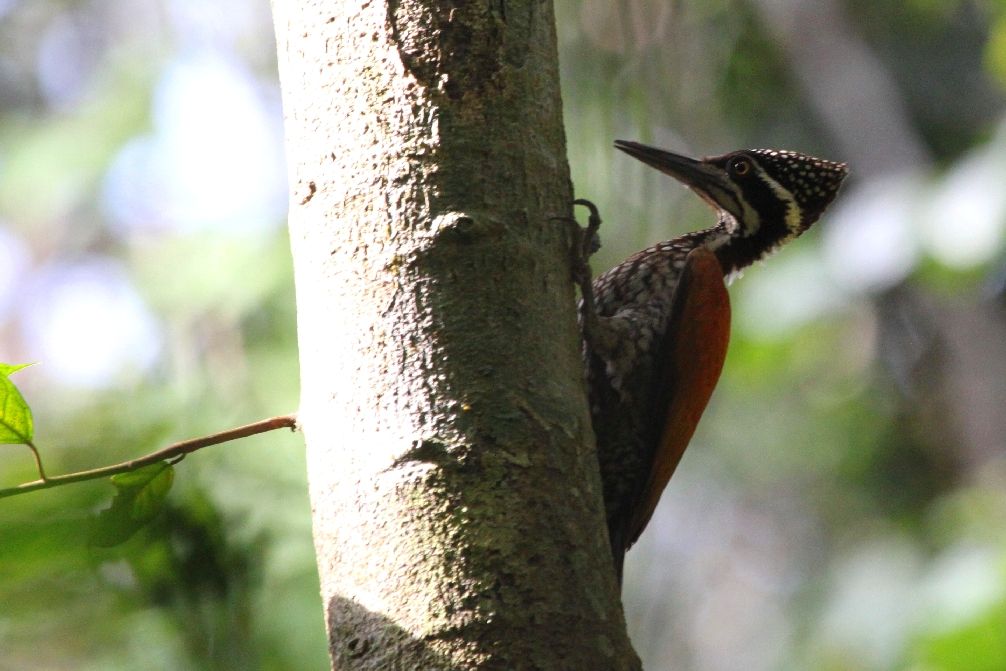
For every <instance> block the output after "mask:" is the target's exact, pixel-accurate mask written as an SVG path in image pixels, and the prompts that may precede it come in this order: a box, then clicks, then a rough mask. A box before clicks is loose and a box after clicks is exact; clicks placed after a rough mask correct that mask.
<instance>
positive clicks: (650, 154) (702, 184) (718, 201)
mask: <svg viewBox="0 0 1006 671" xmlns="http://www.w3.org/2000/svg"><path fill="white" fill-rule="evenodd" d="M615 148H616V149H620V150H622V151H624V152H625V153H626V154H628V155H629V156H631V157H633V158H636V159H639V160H640V161H642V162H643V163H645V164H646V165H648V166H650V167H651V168H656V169H657V170H659V171H660V172H662V173H664V174H667V175H670V176H671V177H673V178H674V179H676V180H678V181H679V182H681V183H682V184H684V185H685V186H687V187H688V188H690V189H692V190H693V191H695V192H696V193H697V194H699V195H700V196H701V197H702V198H703V199H704V200H705V201H707V202H708V203H709V204H710V205H712V206H713V207H714V208H716V209H723V210H729V209H730V208H729V207H728V204H730V203H731V202H732V200H734V197H733V190H732V189H731V188H730V186H729V178H728V177H727V174H726V172H724V171H723V170H722V169H720V168H717V167H716V166H714V165H710V164H708V163H704V162H703V161H697V160H695V159H694V158H689V157H687V156H682V155H681V154H672V153H671V152H669V151H664V150H663V149H657V148H656V147H651V146H649V145H645V144H640V143H638V142H629V141H627V140H615Z"/></svg>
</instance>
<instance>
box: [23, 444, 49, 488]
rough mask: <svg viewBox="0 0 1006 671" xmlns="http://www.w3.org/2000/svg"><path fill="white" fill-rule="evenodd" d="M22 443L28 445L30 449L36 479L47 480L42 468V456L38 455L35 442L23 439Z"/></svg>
mask: <svg viewBox="0 0 1006 671" xmlns="http://www.w3.org/2000/svg"><path fill="white" fill-rule="evenodd" d="M24 444H25V445H27V446H28V449H29V450H31V454H32V456H33V457H35V468H37V469H38V479H39V480H40V481H41V482H48V481H49V478H47V477H45V469H44V468H42V457H41V456H40V455H39V453H38V448H37V447H35V443H33V442H31V441H30V440H26V441H24Z"/></svg>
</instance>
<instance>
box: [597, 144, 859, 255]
mask: <svg viewBox="0 0 1006 671" xmlns="http://www.w3.org/2000/svg"><path fill="white" fill-rule="evenodd" d="M615 147H616V148H618V149H621V150H622V151H624V152H625V153H627V154H628V155H629V156H632V157H634V158H637V159H639V160H640V161H642V162H643V163H646V164H647V165H649V166H651V167H653V168H656V169H657V170H660V171H661V172H664V173H666V174H668V175H670V176H671V177H673V178H675V179H676V180H678V181H679V182H681V183H683V184H684V185H685V186H687V187H688V188H690V189H691V190H692V191H694V192H695V193H697V194H698V195H699V196H701V197H702V199H703V200H705V201H706V202H707V203H709V204H710V205H711V206H712V207H713V209H715V210H716V211H717V212H718V213H719V217H720V221H721V223H722V224H723V225H724V226H725V227H726V230H727V232H728V233H729V234H730V236H731V238H734V239H736V240H737V242H742V240H743V239H746V240H743V241H744V242H746V243H747V244H746V246H748V247H751V248H752V249H751V251H752V253H754V252H755V251H758V250H760V252H759V253H758V254H757V257H760V256H763V255H764V254H766V253H768V252H770V251H772V250H773V249H775V248H776V247H778V246H779V245H781V244H782V243H784V242H786V241H787V240H790V239H792V238H795V237H796V236H798V235H800V234H801V233H803V232H804V231H805V230H807V229H808V228H809V227H810V225H811V224H813V223H814V222H815V221H817V219H818V217H820V216H821V213H822V212H824V209H825V208H826V207H827V206H828V204H829V203H831V201H832V200H833V199H834V198H835V194H837V193H838V187H839V186H840V185H841V184H842V180H844V179H845V177H846V175H848V174H849V171H848V168H847V166H846V165H845V164H844V163H834V162H832V161H825V160H824V159H820V158H814V157H813V156H806V155H804V154H798V153H796V152H792V151H783V150H779V149H745V150H741V151H735V152H731V153H729V154H724V155H722V156H713V157H710V158H704V159H702V160H701V161H699V160H695V159H693V158H688V157H687V156H681V155H679V154H672V153H670V152H667V151H663V150H662V149H657V148H655V147H649V146H647V145H644V144H639V143H638V142H626V141H624V140H616V141H615ZM756 248H757V249H756ZM752 260H753V259H752Z"/></svg>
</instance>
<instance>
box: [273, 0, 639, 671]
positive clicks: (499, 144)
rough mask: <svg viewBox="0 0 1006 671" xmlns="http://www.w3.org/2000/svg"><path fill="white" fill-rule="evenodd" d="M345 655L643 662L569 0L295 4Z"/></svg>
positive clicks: (284, 23) (333, 551) (294, 114)
mask: <svg viewBox="0 0 1006 671" xmlns="http://www.w3.org/2000/svg"><path fill="white" fill-rule="evenodd" d="M273 12H274V18H275V22H276V32H277V38H278V46H279V63H280V79H281V84H282V90H283V104H284V109H285V117H286V135H287V152H288V161H289V171H290V181H291V193H292V197H291V210H290V237H291V244H292V249H293V256H294V266H295V275H296V285H297V311H298V331H299V340H300V357H301V383H302V396H301V408H300V413H299V417H300V422H301V425H302V428H303V430H304V434H305V438H306V441H307V450H308V468H309V474H308V476H309V481H310V490H311V500H312V508H313V523H314V535H315V546H316V550H317V556H318V568H319V573H320V577H321V590H322V596H323V599H324V604H325V608H326V624H327V627H328V634H329V646H330V652H331V658H332V662H333V668H338V669H408V670H412V669H578V670H580V669H605V670H608V669H634V668H638V667H639V662H638V659H637V658H636V656H635V653H634V652H633V651H632V649H631V646H630V645H629V642H628V639H627V636H626V633H625V625H624V621H623V620H624V618H623V615H622V611H621V605H620V602H619V596H618V591H617V588H616V586H615V583H614V579H613V574H612V568H611V557H610V553H609V551H608V549H607V542H606V538H605V535H604V534H605V532H604V516H603V511H602V504H601V497H600V485H599V476H598V469H597V464H596V458H595V456H594V454H593V445H592V441H593V437H592V433H591V430H590V422H589V414H588V411H587V403H586V398H585V390H584V384H583V374H582V366H581V362H580V357H579V336H578V333H577V327H576V322H575V314H574V296H573V290H572V283H571V279H570V246H571V243H572V240H571V236H570V235H569V229H568V226H567V225H566V224H564V223H562V222H560V221H556V220H554V219H552V218H553V217H563V216H568V215H569V214H570V207H571V206H570V202H571V198H572V196H571V187H570V181H569V174H568V166H567V164H566V160H565V138H564V134H563V129H562V122H561V101H560V98H559V82H558V67H557V55H556V38H555V30H554V17H553V11H552V5H551V2H550V1H540V0H510V1H508V0H494V1H491V2H449V1H446V0H444V1H441V2H437V1H434V0H423V1H420V0H369V1H367V0H362V1H360V2H349V1H347V0H273Z"/></svg>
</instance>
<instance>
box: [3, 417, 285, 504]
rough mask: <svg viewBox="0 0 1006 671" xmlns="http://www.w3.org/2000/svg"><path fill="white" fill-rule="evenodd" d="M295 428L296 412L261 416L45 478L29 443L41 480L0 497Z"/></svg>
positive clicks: (115, 472)
mask: <svg viewBox="0 0 1006 671" xmlns="http://www.w3.org/2000/svg"><path fill="white" fill-rule="evenodd" d="M296 428H297V415H279V416H278V417H270V418H269V419H263V420H261V421H258V422H252V423H251V424H245V425H244V426H239V427H237V428H234V429H228V430H226V431H221V432H219V433H212V434H210V435H208V436H202V437H200V438H193V439H191V440H183V441H182V442H180V443H175V444H173V445H168V446H167V447H165V448H162V449H160V450H157V451H156V452H151V453H150V454H148V455H146V456H143V457H139V458H137V459H131V460H129V461H124V462H122V463H121V464H114V465H112V466H102V467H101V468H93V469H91V470H89V471H78V472H76V473H67V474H66V475H55V476H51V477H45V474H44V473H43V472H42V466H41V462H39V461H38V459H37V456H38V452H37V451H35V449H34V447H35V446H34V445H30V446H29V447H31V448H32V451H33V452H35V455H36V463H37V465H38V467H39V474H40V476H41V477H40V479H38V480H33V481H31V482H24V483H21V484H20V485H18V486H16V487H10V488H7V489H0V499H2V498H5V497H8V496H15V495H17V494H26V493H28V492H33V491H36V490H38V489H49V488H50V487H57V486H59V485H67V484H70V483H71V482H83V481H85V480H97V479H98V478H104V477H108V476H110V475H116V474H117V473H126V472H128V471H134V470H136V469H137V468H140V467H142V466H147V465H149V464H154V463H157V462H158V461H163V460H165V459H175V460H176V461H177V460H179V459H181V458H182V457H184V456H185V455H186V454H188V453H189V452H195V451H196V450H199V449H202V448H204V447H208V446H210V445H217V444H219V443H226V442H228V441H231V440H237V439H239V438H247V437H248V436H254V435H256V434H259V433H266V432H267V431H275V430H276V429H296Z"/></svg>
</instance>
